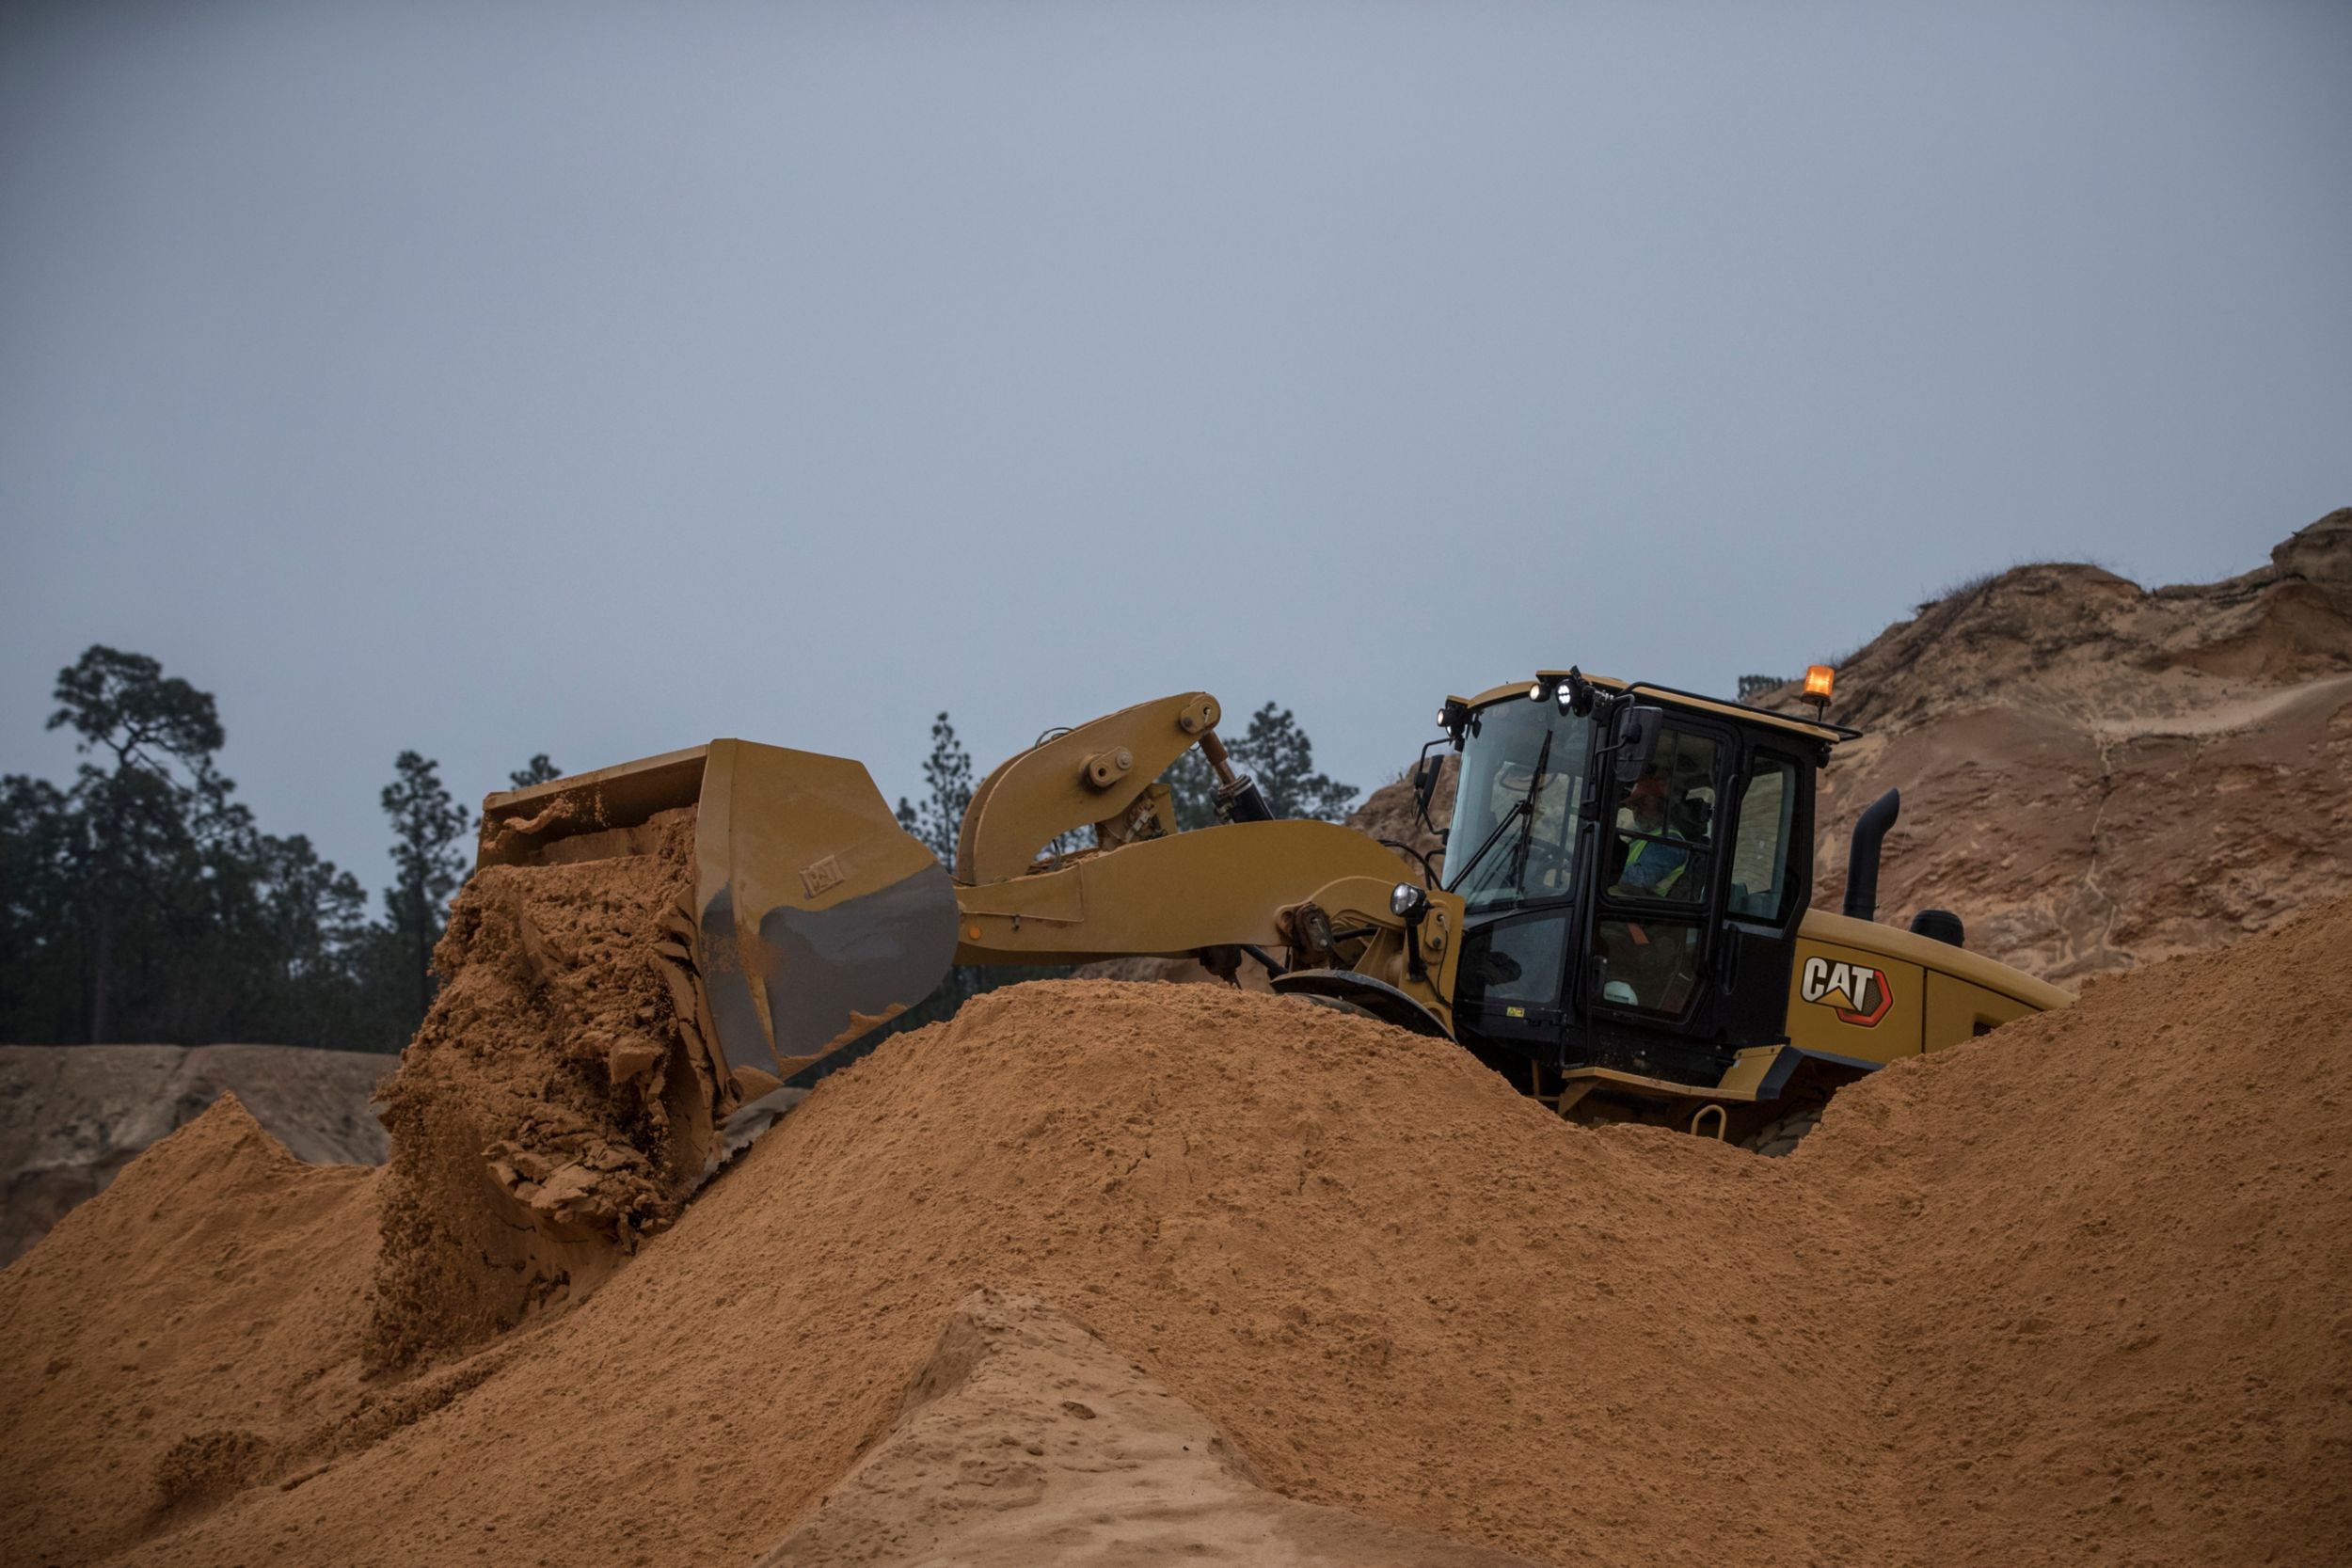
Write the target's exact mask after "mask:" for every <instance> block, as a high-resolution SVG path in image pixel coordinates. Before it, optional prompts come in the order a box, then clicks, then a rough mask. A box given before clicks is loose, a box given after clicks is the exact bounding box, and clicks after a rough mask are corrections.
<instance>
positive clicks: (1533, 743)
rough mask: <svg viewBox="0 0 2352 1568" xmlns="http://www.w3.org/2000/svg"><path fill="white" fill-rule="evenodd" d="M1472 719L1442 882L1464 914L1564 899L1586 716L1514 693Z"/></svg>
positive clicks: (1587, 737) (1587, 741)
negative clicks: (1459, 900) (1467, 910)
mask: <svg viewBox="0 0 2352 1568" xmlns="http://www.w3.org/2000/svg"><path fill="white" fill-rule="evenodd" d="M1472 723H1473V727H1472V729H1471V732H1470V738H1469V739H1468V740H1467V742H1466V743H1465V744H1464V746H1463V748H1462V783H1461V787H1460V788H1459V790H1457V791H1456V792H1455V795H1454V823H1453V827H1452V830H1451V831H1450V832H1448V833H1447V834H1446V849H1445V855H1446V859H1445V877H1446V885H1447V886H1448V887H1450V888H1451V889H1453V891H1454V892H1456V893H1458V894H1460V895H1462V898H1463V901H1464V902H1465V903H1466V904H1467V905H1468V906H1469V908H1470V912H1471V913H1477V912H1478V911H1482V910H1494V909H1501V908H1503V907H1505V906H1509V905H1513V904H1520V903H1542V902H1548V901H1550V900H1555V899H1563V898H1565V897H1567V896H1568V895H1569V894H1570V893H1571V892H1572V891H1573V890H1574V886H1575V884H1574V879H1573V871H1574V862H1575V850H1576V824H1577V817H1578V811H1579V807H1580V803H1581V800H1582V799H1583V790H1584V768H1585V759H1586V756H1587V754H1588V752H1589V751H1590V749H1591V743H1592V721H1591V720H1589V719H1583V718H1579V717H1577V716H1576V715H1573V714H1564V713H1562V712H1560V711H1559V709H1558V708H1557V707H1556V706H1555V705H1553V704H1551V703H1549V702H1528V701H1525V700H1523V699H1522V700H1517V701H1506V702H1501V703H1495V704H1491V705H1488V706H1486V707H1485V708H1482V709H1480V710H1479V712H1478V714H1477V716H1476V718H1475V719H1474V720H1473V721H1472Z"/></svg>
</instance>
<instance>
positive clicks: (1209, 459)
mask: <svg viewBox="0 0 2352 1568" xmlns="http://www.w3.org/2000/svg"><path fill="white" fill-rule="evenodd" d="M5 18H6V20H5V22H0V551H5V554H4V556H0V566H4V568H5V569H4V570H0V768H7V769H9V770H20V771H21V770H30V771H35V772H41V773H46V774H49V775H51V776H57V777H62V776H63V775H64V773H65V772H66V771H67V770H68V768H70V766H71V760H72V759H71V752H70V749H69V748H68V747H67V746H66V745H65V744H64V743H63V742H62V741H61V740H59V739H58V738H57V737H56V736H44V735H42V734H41V732H40V721H41V719H42V717H43V715H44V713H45V712H46V710H47V706H48V691H49V687H50V683H51V681H52V679H53V677H54V674H55V672H56V669H57V668H58V666H60V665H62V664H65V663H67V662H70V661H71V660H72V658H73V657H75V656H76V655H77V654H78V653H79V651H80V650H81V649H82V648H83V647H84V646H85V645H86V644H87V643H89V642H91V641H107V642H112V643H115V644H117V645H119V646H125V647H130V648H135V649H139V650H142V651H145V652H148V653H151V654H154V655H156V656H157V657H161V658H162V659H164V661H165V662H166V665H167V668H169V669H170V670H171V671H172V672H174V673H179V674H183V675H185V676H187V677H188V678H189V679H191V680H193V681H195V682H196V683H197V684H199V686H202V687H204V688H206V689H211V690H213V691H215V692H216V693H217V694H218V695H219V697H220V699H221V703H222V707H223V714H224V718H225V720H226V721H227V724H228V727H229V731H230V745H229V749H228V752H227V753H226V759H225V760H226V763H227V767H228V770H229V771H230V773H231V774H232V775H233V776H234V777H236V778H237V779H238V780H239V782H240V784H241V785H242V787H243V792H244V795H245V797H246V799H247V800H250V801H251V803H252V804H253V805H254V807H255V809H256V810H257V812H258V813H259V815H260V816H261V819H262V823H263V825H264V826H266V827H268V828H270V829H271V830H273V831H275V832H296V831H304V832H310V833H311V834H312V836H313V837H314V838H316V839H317V840H318V841H319V842H320V843H321V844H322V846H323V847H325V848H326V851H327V852H328V853H329V854H330V855H332V856H334V857H335V858H337V859H338V860H340V861H342V863H345V864H348V865H350V866H352V867H353V868H354V869H356V870H358V872H359V874H360V875H361V877H362V879H366V880H367V881H369V882H370V884H371V885H372V886H373V885H375V884H378V883H380V882H381V881H382V880H383V879H384V877H385V863H384V860H383V856H382V852H381V848H380V843H381V840H382V839H383V837H384V832H383V829H382V826H381V821H380V818H379V817H378V816H377V813H376V808H375V799H374V797H375V791H376V789H377V788H378V787H379V785H380V784H382V782H383V781H384V780H385V779H386V777H388V776H389V771H390V762H391V758H392V755H393V753H394V752H396V751H398V750H399V749H401V748H402V747H415V748H417V749H419V750H421V751H423V752H427V753H428V754H431V755H434V756H437V757H438V758H440V759H441V761H442V763H443V765H444V769H445V772H446V775H447V776H448V777H449V779H450V781H451V783H452V784H453V787H455V788H456V789H457V790H458V792H459V793H460V794H461V796H465V797H468V798H473V797H478V796H479V794H480V793H481V792H482V791H483V790H484V789H485V788H488V787H491V786H493V785H497V784H501V783H502V782H503V775H504V773H505V770H506V769H508V768H513V767H516V766H519V765H520V764H521V762H522V761H523V760H524V759H525V758H526V757H527V756H528V755H529V754H530V753H531V752H535V751H541V750H545V751H549V752H553V753H554V755H555V757H556V759H557V761H558V762H560V763H562V764H563V765H564V766H565V767H567V768H573V769H580V768H589V767H594V766H600V765H603V764H606V763H611V762H616V761H620V760H623V759H625V758H628V757H631V756H636V755H642V754H644V753H647V752H657V751H663V750H667V749H669V748H672V747H675V746H681V745H689V744H692V743H695V742H697V741H701V740H704V739H707V738H709V737H710V736H714V735H741V736H749V737H752V738H755V739H764V740H770V741H775V742H780V743H784V744H789V745H798V746H803V747H807V748H810V749H814V750H822V751H834V752H842V753H845V754H848V755H851V756H855V757H858V758H861V759H863V760H865V761H866V762H867V763H868V765H869V766H871V767H872V768H874V770H875V772H876V775H877V777H878V778H879V779H880V780H881V782H882V785H883V787H884V788H885V789H886V790H887V791H889V792H890V793H891V794H893V795H894V796H895V795H897V794H898V793H901V792H905V791H911V790H912V789H914V787H915V786H916V784H918V782H919V780H918V777H917V765H918V763H919V759H920V757H921V754H922V752H923V751H924V749H925V746H926V744H927V736H926V728H927V725H928V722H929V720H930V715H931V714H932V713H933V712H934V711H935V710H937V709H939V708H941V707H946V708H948V709H950V710H952V711H953V712H954V714H955V716H956V718H957V720H958V721H959V723H960V725H961V728H962V730H963V732H964V734H965V736H966V737H967V738H968V739H969V741H970V742H971V744H972V748H973V751H974V752H975V753H976V754H977V756H978V758H979V760H980V763H981V766H982V767H983V768H985V767H986V766H988V765H990V764H991V763H993V761H995V760H997V759H998V758H999V757H1001V756H1002V755H1003V754H1005V753H1006V752H1009V751H1010V750H1012V749H1015V748H1017V747H1019V746H1022V745H1025V744H1026V743H1027V742H1028V741H1029V740H1030V739H1031V738H1033V737H1034V736H1036V734H1037V733H1038V732H1039V731H1040V730H1041V729H1043V728H1044V727H1046V726H1048V725H1051V724H1059V723H1073V722H1076V721H1081V720H1083V719H1086V718H1089V717H1091V716H1093V715H1095V714H1097V713H1100V712H1103V711H1105V710H1107V709H1109V708H1112V707H1116V706H1120V705H1124V704H1126V703H1129V702H1133V701H1137V700H1140V699H1142V698H1144V697H1148V696H1154V695H1159V694H1161V693H1164V692H1168V691H1173V690H1183V689H1192V688H1194V687H1203V688H1206V689H1210V690H1213V691H1215V692H1216V693H1218V694H1219V695H1220V696H1221V697H1222V698H1224V699H1225V700H1226V702H1227V704H1228V705H1229V706H1231V707H1232V708H1233V709H1234V710H1236V712H1239V711H1240V710H1243V709H1246V708H1247V707H1249V706H1253V705H1256V704H1257V703H1258V702H1260V701H1261V700H1263V699H1264V698H1266V697H1269V696H1271V697H1278V698H1279V699H1281V700H1282V701H1284V702H1286V703H1288V704H1290V705H1294V706H1295V708H1296V709H1297V710H1298V712H1299V715H1300V717H1301V719H1302V720H1303V721H1305V722H1306V724H1307V725H1308V727H1309V728H1310V730H1311V733H1312V734H1313V735H1314V736H1315V738H1316V740H1317V742H1318V756H1319V758H1320V759H1321V760H1322V761H1323V762H1324V764H1325V765H1326V766H1327V767H1328V768H1331V769H1332V770H1333V771H1334V772H1336V773H1338V774H1340V775H1341V776H1342V777H1344V778H1347V779H1350V780H1352V781H1355V782H1357V783H1358V784H1364V785H1371V784H1377V783H1379V782H1381V781H1382V780H1383V779H1384V778H1386V777H1387V776H1389V775H1390V774H1391V773H1392V772H1393V771H1394V769H1395V768H1397V767H1398V766H1400V765H1401V764H1402V763H1403V762H1404V761H1405V760H1406V759H1407V758H1408V757H1409V756H1410V754H1411V753H1412V752H1413V750H1414V749H1415V748H1416V747H1417V746H1418V745H1419V743H1420V741H1421V739H1422V736H1423V735H1424V734H1425V733H1426V725H1427V721H1428V714H1429V711H1430V710H1431V709H1432V708H1433V707H1434V706H1435V702H1436V699H1437V698H1438V697H1440V696H1442V695H1444V694H1445V692H1446V691H1448V690H1449V689H1452V690H1471V689H1478V688H1480V687H1483V686H1486V685H1488V684H1491V683H1492V682H1495V681H1499V680H1504V679H1509V678H1513V677H1515V676H1517V675H1518V674H1521V673H1525V672H1527V671H1529V670H1531V669H1533V668H1534V667H1535V666H1537V665H1539V664H1554V663H1558V664H1565V663H1566V662H1569V661H1571V660H1575V661H1579V662H1581V663H1582V664H1584V665H1585V666H1586V667H1587V668H1593V669H1599V670H1605V671H1609V672H1612V673H1622V674H1628V675H1640V676H1646V677H1648V678H1652V679H1660V680H1665V681H1670V682H1674V683H1677V684H1687V685H1693V686H1699V687H1704V688H1708V689H1727V688H1728V687H1729V686H1730V684H1731V681H1732V679H1733V677H1734V676H1735V675H1736V674H1738V673H1740V672H1741V671H1744V670H1752V669H1756V670H1778V671H1789V670H1793V669H1795V668H1797V667H1799V666H1801V665H1802V664H1803V663H1804V661H1805V660H1806V659H1807V658H1808V657H1820V656H1822V655H1824V654H1827V653H1830V652H1833V651H1838V650H1842V649H1844V648H1848V647H1851V646H1852V645H1854V644H1856V643H1858V642H1860V641H1863V640H1864V639H1866V638H1867V637H1868V636H1870V635H1871V634H1872V633H1874V632H1875V631H1876V630H1877V629H1878V628H1879V626H1881V625H1882V624H1883V622H1884V621H1885V620H1887V619H1888V618H1889V617H1890V616H1892V615H1894V614H1897V613H1899V612H1900V611H1901V610H1903V609H1904V607H1906V606H1908V605H1909V604H1910V603H1911V602H1913V601H1914V600H1915V599H1917V598H1920V597H1923V596H1925V595H1926V594H1930V593H1931V592H1932V591H1934V590H1935V589H1937V588H1938V587H1940V586H1942V585H1943V584H1944V583H1946V582H1947V581H1949V580H1950V579H1952V578H1958V577H1961V576H1964V575H1968V574H1971V573H1974V572H1977V571H1979V570H1983V569H1986V568H1989V567H1997V566H2001V565H2005V564H2008V563H2009V562H2011V561H2014V560H2017V559H2021V558H2038V557H2051V556H2056V557H2063V558H2084V557H2090V558H2095V559H2098V560H2101V561H2103V562H2106V563H2108V564H2110V565H2112V566H2114V567H2115V568H2116V569H2118V570H2120V571H2122V572H2124V573H2126V574H2127V575H2130V576H2133V577H2135V578H2139V579H2140V580H2143V581H2176V580H2188V579H2200V578H2211V577H2215V576H2218V575H2222V574H2226V573H2230V572H2235V571H2241V570H2244V569H2246V568H2248V567H2250V566H2252V565H2254V564H2256V563H2257V562H2260V561H2261V560H2262V559H2263V557H2264V553H2265V550H2266V549H2267V548H2268V546H2270V545H2271V544H2273V543H2274V542H2275V541H2277V540H2278V539H2280V538H2281V537H2283V536H2284V535H2285V534H2286V533H2287V532H2289V531H2292V530H2293V529H2295V528H2297V527H2299V526H2301V525H2302V524H2303V523H2305V522H2307V521H2309V520H2311V519H2312V518H2313V517H2315V516H2317V515H2320V514H2321V513H2323V512H2325V511H2327V510H2328V509H2330V508H2332V507H2334V506H2337V505H2342V504H2344V503H2345V502H2347V501H2352V372H2348V371H2347V367H2352V95H2347V94H2346V93H2345V91H2344V71H2345V68H2346V66H2347V64H2352V6H2344V5H2342V4H2314V5H2300V6H2297V5H2280V4H2267V5H2262V4H2249V3H2234V0H2233V3H2222V0H2217V3H2215V4H2211V5H2205V6H2182V5H2163V4H2144V3H2137V0H2134V3H2118V4H2082V3H2074V4H2067V3H2055V0H2033V3H2030V4H2022V5H2014V6H2001V5H1969V6H1952V7H1946V8H1931V7H1918V6H1888V5H1883V4H1855V5H1810V6H1756V5H1747V4H1724V5H1717V6H1693V5H1663V6H1657V5H1623V6H1598V5H1590V6H1565V5H1563V6H1549V7H1546V6H1533V5H1495V6H1472V5H1465V4H1453V5H1446V6H1401V5H1398V6H1378V5H1374V6H1365V5H1347V6H1340V5H1329V6H1306V5H1298V6H1288V7H1273V6H1241V5H1212V4H1175V3H1171V4H1168V5H1163V6H1157V7H1146V6H1133V5H1130V6H1104V5H1071V6H1042V5H1039V6H977V5H962V4H957V5H930V6H904V5H849V4H843V5H837V6H790V5H782V4H769V5H743V6H739V7H697V6H671V7H630V8H617V7H614V8H605V7H596V6H588V5H580V4H564V5H545V6H539V5H521V4H514V5H493V4H482V3H469V4H464V5H448V6H439V5H430V4H401V5H392V4H379V5H376V6H373V7H367V8H342V7H335V6H329V5H321V4H303V5H261V4H245V5H203V6H164V5H148V6H136V7H125V6H114V5H104V4H95V3H77V4H74V5H71V6H61V7H57V8H32V9H27V8H10V9H8V11H7V12H6V13H5Z"/></svg>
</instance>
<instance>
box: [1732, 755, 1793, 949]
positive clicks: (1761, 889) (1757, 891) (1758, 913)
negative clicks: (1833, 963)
mask: <svg viewBox="0 0 2352 1568" xmlns="http://www.w3.org/2000/svg"><path fill="white" fill-rule="evenodd" d="M1796 811H1797V765H1796V764H1795V763H1793V762H1791V761H1789V760H1788V758H1786V757H1776V756H1773V755H1772V754H1770V753H1769V752H1760V753H1758V754H1757V756H1756V770H1755V773H1754V775H1753V777H1751V778H1750V779H1749V781H1748V787H1747V789H1746V791H1745V792H1744V793H1743V794H1741V796H1740V821H1739V825H1738V826H1737V827H1736V828H1735V829H1734V830H1733V832H1732V839H1731V897H1730V901H1729V912H1730V913H1732V914H1734V915H1744V916H1747V917H1748V918H1750V919H1753V920H1763V921H1769V922H1771V923H1772V924H1773V925H1779V924H1780V923H1782V922H1783V921H1784V920H1786V919H1787V918H1788V848H1789V842H1790V836H1791V829H1792V828H1793V826H1794V824H1795V820H1796Z"/></svg>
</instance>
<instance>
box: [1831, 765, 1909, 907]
mask: <svg viewBox="0 0 2352 1568" xmlns="http://www.w3.org/2000/svg"><path fill="white" fill-rule="evenodd" d="M1902 809H1903V792H1902V791H1901V790H1899V789H1890V790H1888V791H1887V792H1886V793H1885V794H1883V795H1882V796H1880V797H1879V798H1878V799H1877V800H1873V801H1871V802H1870V806H1869V809H1868V810H1867V811H1865V812H1864V813H1863V814H1862V816H1860V817H1859V818H1857V819H1856V820H1855V822H1854V825H1853V846H1852V847H1851V848H1850V849H1848V850H1847V851H1846V910H1845V913H1846V917H1847V918H1848V919H1850V920H1874V919H1876V918H1877V917H1878V912H1879V842H1880V840H1882V839H1883V838H1885V836H1886V831H1887V830H1888V829H1889V828H1892V827H1893V826H1894V825H1895V818H1896V817H1897V816H1900V815H1901V813H1902Z"/></svg>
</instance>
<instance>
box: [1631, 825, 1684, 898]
mask: <svg viewBox="0 0 2352 1568" xmlns="http://www.w3.org/2000/svg"><path fill="white" fill-rule="evenodd" d="M1657 842H1658V841H1657V840H1656V839H1649V838H1637V839H1635V840H1634V841H1633V847H1632V848H1630V849H1629V850H1627V851H1626V855H1625V871H1630V870H1632V869H1633V867H1634V866H1635V865H1636V864H1637V863H1640V861H1641V859H1642V851H1643V850H1645V849H1646V848H1648V847H1650V846H1651V845H1652V844H1655V843H1657ZM1690 869H1691V851H1689V850H1688V849H1685V850H1684V851H1683V852H1682V863H1681V864H1680V865H1677V866H1676V867H1675V868H1674V869H1673V870H1672V871H1669V872H1667V873H1666V874H1665V875H1664V876H1663V877H1661V878H1660V879H1658V885H1657V886H1656V887H1654V888H1652V889H1650V892H1651V893H1652V894H1654V895H1657V896H1658V897H1661V898H1663V897H1665V896H1666V895H1667V894H1668V893H1670V892H1672V891H1673V890H1674V885H1675V884H1676V883H1677V882H1678V881H1680V880H1682V874H1683V873H1684V872H1686V871H1688V870H1690ZM1625 871H1620V872H1619V873H1618V874H1617V880H1619V881H1621V882H1622V881H1624V880H1625Z"/></svg>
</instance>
